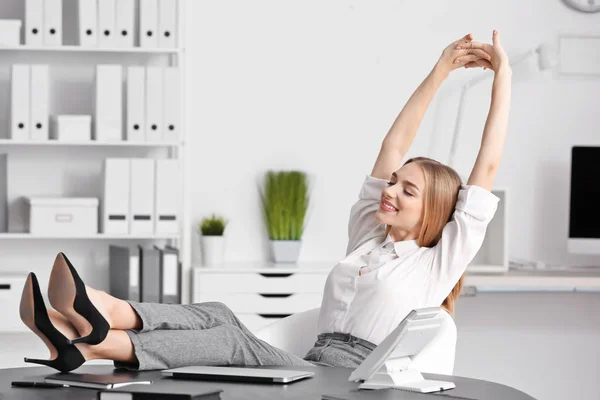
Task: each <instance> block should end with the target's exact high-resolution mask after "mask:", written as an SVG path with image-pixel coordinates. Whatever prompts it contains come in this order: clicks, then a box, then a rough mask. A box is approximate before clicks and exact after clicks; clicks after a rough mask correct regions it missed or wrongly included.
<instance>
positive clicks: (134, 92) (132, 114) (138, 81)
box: [127, 66, 146, 142]
mask: <svg viewBox="0 0 600 400" xmlns="http://www.w3.org/2000/svg"><path fill="white" fill-rule="evenodd" d="M145 108H146V68H145V67H142V66H133V67H127V140H129V141H134V142H143V141H144V140H146V129H145V126H146V115H145V112H144V111H145Z"/></svg>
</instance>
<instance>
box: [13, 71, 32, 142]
mask: <svg viewBox="0 0 600 400" xmlns="http://www.w3.org/2000/svg"><path fill="white" fill-rule="evenodd" d="M30 69H31V68H30V66H29V65H26V64H13V66H12V71H11V84H10V89H11V90H10V102H11V107H10V120H11V121H10V138H11V139H13V140H29V96H30V95H31V90H30V80H29V76H30Z"/></svg>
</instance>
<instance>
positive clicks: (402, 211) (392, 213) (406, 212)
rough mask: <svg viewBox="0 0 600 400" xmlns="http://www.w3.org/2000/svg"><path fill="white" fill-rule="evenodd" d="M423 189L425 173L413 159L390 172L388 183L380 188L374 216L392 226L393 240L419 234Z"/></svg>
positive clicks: (414, 237) (415, 236)
mask: <svg viewBox="0 0 600 400" xmlns="http://www.w3.org/2000/svg"><path fill="white" fill-rule="evenodd" d="M424 190H425V175H424V174H423V170H422V169H421V167H420V166H419V165H418V164H417V163H414V162H413V163H410V164H406V165H404V166H403V167H402V168H400V169H399V170H398V171H396V172H394V173H392V176H391V177H390V180H389V181H388V185H387V186H386V187H385V188H384V189H383V190H382V192H381V201H380V203H379V208H378V209H377V212H376V214H375V218H376V219H377V221H379V222H381V223H382V224H386V225H390V226H391V227H392V234H393V235H392V236H393V238H394V239H395V240H409V239H416V238H417V237H418V236H419V231H420V230H421V224H422V223H423V194H424ZM388 205H391V206H392V207H393V208H389V207H388Z"/></svg>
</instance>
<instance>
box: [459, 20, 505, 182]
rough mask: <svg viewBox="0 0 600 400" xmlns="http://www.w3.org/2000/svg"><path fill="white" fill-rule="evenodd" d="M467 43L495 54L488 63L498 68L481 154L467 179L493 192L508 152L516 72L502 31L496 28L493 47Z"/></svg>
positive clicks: (491, 66)
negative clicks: (504, 154)
mask: <svg viewBox="0 0 600 400" xmlns="http://www.w3.org/2000/svg"><path fill="white" fill-rule="evenodd" d="M467 46H469V47H470V48H477V49H481V50H485V51H487V52H489V53H490V54H492V60H491V62H490V63H489V64H490V65H487V66H488V67H490V68H491V69H493V70H494V83H493V85H492V102H491V104H490V111H489V113H488V117H487V120H486V122H485V127H484V129H483V136H482V138H481V147H480V148H479V154H478V155H477V159H476V161H475V165H474V166H473V170H472V171H471V174H470V176H469V179H468V181H467V185H476V186H480V187H482V188H484V189H486V190H488V191H489V190H492V186H493V184H494V179H495V177H496V172H497V171H498V167H499V166H500V159H501V158H502V152H503V151H504V139H505V138H506V130H507V126H508V114H509V109H510V94H511V79H512V71H511V68H510V65H509V62H508V57H507V56H506V53H505V52H504V49H503V48H502V44H501V43H500V34H499V33H498V31H496V30H495V31H494V33H493V46H490V45H489V44H484V43H477V42H470V43H468V44H467ZM482 63H483V62H482Z"/></svg>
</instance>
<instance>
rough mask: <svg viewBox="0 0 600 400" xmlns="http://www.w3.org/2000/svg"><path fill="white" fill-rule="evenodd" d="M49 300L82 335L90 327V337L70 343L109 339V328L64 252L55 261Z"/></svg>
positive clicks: (98, 341)
mask: <svg viewBox="0 0 600 400" xmlns="http://www.w3.org/2000/svg"><path fill="white" fill-rule="evenodd" d="M48 299H49V300H50V304H52V307H54V308H55V309H56V310H57V311H58V312H60V313H61V314H62V315H64V316H65V317H67V319H68V320H69V321H70V322H71V323H72V324H73V325H75V328H76V329H77V330H78V331H79V333H80V334H81V332H83V331H84V330H83V329H81V327H82V326H86V325H87V324H88V323H89V325H91V331H90V333H89V334H88V335H87V336H81V337H78V338H76V339H73V340H70V341H69V343H71V344H76V343H87V344H99V343H101V342H102V341H103V340H104V339H105V338H106V335H107V334H108V331H109V330H110V325H109V323H108V322H107V321H106V319H105V318H104V316H102V314H101V313H100V311H98V309H97V308H96V307H95V306H94V305H93V304H92V302H91V301H90V299H89V297H88V295H87V292H86V290H85V284H84V283H83V281H82V280H81V278H80V277H79V275H78V274H77V271H75V268H74V267H73V264H71V262H70V261H69V259H68V258H67V256H66V255H65V254H64V253H58V255H57V256H56V259H55V260H54V266H53V267H52V273H51V274H50V282H49V285H48Z"/></svg>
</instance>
